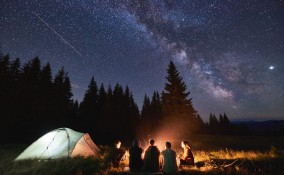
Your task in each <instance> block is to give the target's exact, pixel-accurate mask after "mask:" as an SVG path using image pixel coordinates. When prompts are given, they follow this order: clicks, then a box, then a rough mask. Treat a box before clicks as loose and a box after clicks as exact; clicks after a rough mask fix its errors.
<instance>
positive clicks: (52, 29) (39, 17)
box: [33, 12, 83, 57]
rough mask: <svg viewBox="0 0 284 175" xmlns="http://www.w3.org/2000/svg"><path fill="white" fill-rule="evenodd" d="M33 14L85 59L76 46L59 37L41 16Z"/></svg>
mask: <svg viewBox="0 0 284 175" xmlns="http://www.w3.org/2000/svg"><path fill="white" fill-rule="evenodd" d="M33 14H34V15H35V16H36V17H37V18H38V19H40V20H41V21H42V22H43V23H44V24H45V25H46V26H47V27H49V28H50V29H51V30H52V31H53V32H54V33H55V34H56V35H57V36H59V37H60V38H61V39H62V40H63V41H64V42H65V43H66V44H68V45H69V46H70V47H71V48H72V49H73V50H74V51H75V52H76V53H77V54H79V55H80V56H81V57H83V55H82V54H81V53H80V52H79V51H78V50H77V49H75V47H74V46H72V45H71V44H70V43H69V42H68V41H66V39H64V38H63V37H62V36H61V35H59V33H58V32H56V30H54V29H53V28H52V27H51V26H50V25H49V24H48V23H47V22H45V21H44V20H43V19H42V18H41V17H40V16H38V15H37V14H36V13H35V12H33Z"/></svg>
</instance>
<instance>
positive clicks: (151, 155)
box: [143, 139, 160, 172]
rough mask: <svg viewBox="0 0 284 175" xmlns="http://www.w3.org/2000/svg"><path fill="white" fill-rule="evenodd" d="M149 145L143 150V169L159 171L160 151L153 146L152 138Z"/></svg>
mask: <svg viewBox="0 0 284 175" xmlns="http://www.w3.org/2000/svg"><path fill="white" fill-rule="evenodd" d="M149 143H150V146H149V147H148V148H147V150H146V151H145V156H144V165H143V170H144V171H148V172H158V171H160V163H159V158H160V151H159V149H158V148H157V147H156V146H154V143H155V141H154V140H153V139H150V140H149Z"/></svg>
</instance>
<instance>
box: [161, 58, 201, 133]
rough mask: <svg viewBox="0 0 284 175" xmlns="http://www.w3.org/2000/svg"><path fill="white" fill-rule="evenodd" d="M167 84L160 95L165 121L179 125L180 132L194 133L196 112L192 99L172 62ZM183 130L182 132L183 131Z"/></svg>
mask: <svg viewBox="0 0 284 175" xmlns="http://www.w3.org/2000/svg"><path fill="white" fill-rule="evenodd" d="M167 74H168V75H167V77H166V79H167V81H168V82H167V83H166V84H165V90H164V92H163V94H162V109H163V115H164V117H165V121H166V122H168V123H175V124H177V125H180V126H181V127H182V128H183V129H181V132H187V131H191V132H193V131H195V130H197V129H198V128H197V127H198V126H197V124H196V122H195V121H196V114H197V111H196V110H195V109H194V107H193V105H192V99H191V98H188V96H189V94H190V92H189V91H187V87H186V84H185V83H184V81H183V79H182V77H181V76H180V73H179V72H178V70H177V68H176V66H175V65H174V63H173V62H172V61H170V64H169V66H168V69H167ZM183 130H184V131H183Z"/></svg>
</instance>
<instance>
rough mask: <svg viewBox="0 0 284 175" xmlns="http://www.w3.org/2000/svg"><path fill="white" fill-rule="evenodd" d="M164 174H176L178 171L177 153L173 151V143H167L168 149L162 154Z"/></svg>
mask: <svg viewBox="0 0 284 175" xmlns="http://www.w3.org/2000/svg"><path fill="white" fill-rule="evenodd" d="M161 154H162V156H163V157H162V158H163V159H162V165H163V172H164V173H166V174H176V173H177V171H178V167H177V160H176V152H175V151H174V150H172V149H171V142H166V149H165V150H163V151H162V152H161Z"/></svg>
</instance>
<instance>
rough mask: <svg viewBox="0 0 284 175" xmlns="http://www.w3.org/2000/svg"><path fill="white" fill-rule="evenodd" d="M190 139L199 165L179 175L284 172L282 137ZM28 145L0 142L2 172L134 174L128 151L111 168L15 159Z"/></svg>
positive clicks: (79, 161) (88, 161) (88, 162)
mask: <svg viewBox="0 0 284 175" xmlns="http://www.w3.org/2000/svg"><path fill="white" fill-rule="evenodd" d="M190 142H191V146H192V149H193V154H194V156H195V162H198V164H197V165H200V166H195V167H183V168H180V169H179V173H178V174H195V175H204V174H214V175H215V174H216V175H217V174H218V175H219V174H236V175H241V174H242V175H255V174H259V175H262V174H263V175H264V174H265V175H267V174H273V175H278V174H279V175H280V174H284V168H283V162H284V139H283V137H282V138H281V137H238V136H236V137H235V136H234V137H233V136H192V137H190ZM172 143H174V144H173V149H175V150H176V151H177V153H178V154H179V153H181V152H182V150H181V148H180V145H179V141H178V140H177V141H172ZM27 146H28V145H15V144H13V145H0V174H1V175H96V174H98V175H99V174H102V175H103V174H137V173H130V172H126V171H125V169H124V167H127V166H128V163H129V162H128V161H129V160H128V157H129V155H128V153H127V154H126V157H125V159H124V160H123V161H122V162H121V168H111V166H110V165H109V164H108V163H107V162H106V161H105V160H104V159H103V158H101V159H100V158H93V157H88V158H81V157H76V158H72V159H56V160H49V161H38V160H24V161H16V162H15V161H14V159H15V158H16V157H17V156H18V155H19V154H20V153H21V152H22V151H23V150H24V149H25V148H26V147H27ZM100 148H101V149H102V152H103V154H104V155H105V154H107V153H108V150H109V147H108V146H100ZM141 174H143V173H141ZM144 174H145V173H144Z"/></svg>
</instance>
